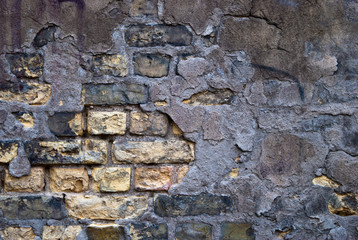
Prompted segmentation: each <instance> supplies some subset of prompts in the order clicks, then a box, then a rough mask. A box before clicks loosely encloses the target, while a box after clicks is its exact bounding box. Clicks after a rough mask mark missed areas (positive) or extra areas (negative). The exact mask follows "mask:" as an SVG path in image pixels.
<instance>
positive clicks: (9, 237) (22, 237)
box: [0, 227, 36, 240]
mask: <svg viewBox="0 0 358 240" xmlns="http://www.w3.org/2000/svg"><path fill="white" fill-rule="evenodd" d="M0 236H1V237H2V239H3V240H14V239H18V240H33V239H34V238H35V236H36V235H35V233H34V231H33V230H32V228H30V227H23V228H17V227H8V228H5V229H4V230H3V231H0Z"/></svg>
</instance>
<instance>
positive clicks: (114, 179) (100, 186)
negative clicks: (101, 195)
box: [92, 167, 131, 192]
mask: <svg viewBox="0 0 358 240" xmlns="http://www.w3.org/2000/svg"><path fill="white" fill-rule="evenodd" d="M92 177H93V190H94V191H97V192H125V191H129V188H130V183H131V169H130V168H121V167H106V168H94V169H93V171H92Z"/></svg>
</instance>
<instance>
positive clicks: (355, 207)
mask: <svg viewBox="0 0 358 240" xmlns="http://www.w3.org/2000/svg"><path fill="white" fill-rule="evenodd" d="M357 203H358V194H354V193H346V194H337V193H333V195H332V196H331V198H330V199H329V204H328V209H329V211H330V212H331V213H333V214H337V215H340V216H351V215H358V204H357Z"/></svg>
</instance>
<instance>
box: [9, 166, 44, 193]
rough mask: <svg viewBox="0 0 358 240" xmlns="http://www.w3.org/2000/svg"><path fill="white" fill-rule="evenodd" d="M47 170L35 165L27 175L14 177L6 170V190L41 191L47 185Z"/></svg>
mask: <svg viewBox="0 0 358 240" xmlns="http://www.w3.org/2000/svg"><path fill="white" fill-rule="evenodd" d="M44 179H45V172H44V169H43V168H42V167H33V168H31V172H30V174H29V175H27V176H23V177H20V178H17V177H13V176H11V175H10V174H9V171H8V170H5V191H6V192H41V191H42V190H43V188H44V186H45V181H44Z"/></svg>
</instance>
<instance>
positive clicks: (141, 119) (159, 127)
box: [129, 112, 169, 137]
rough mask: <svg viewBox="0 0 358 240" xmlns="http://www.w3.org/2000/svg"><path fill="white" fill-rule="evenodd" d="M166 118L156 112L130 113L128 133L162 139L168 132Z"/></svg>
mask: <svg viewBox="0 0 358 240" xmlns="http://www.w3.org/2000/svg"><path fill="white" fill-rule="evenodd" d="M168 124H169V123H168V118H167V116H165V115H164V114H161V113H158V112H149V113H145V112H131V119H130V128H129V131H130V133H133V134H137V135H154V136H162V137H164V136H165V135H166V134H167V132H168Z"/></svg>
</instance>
